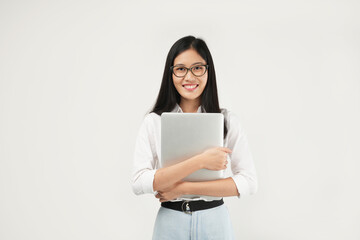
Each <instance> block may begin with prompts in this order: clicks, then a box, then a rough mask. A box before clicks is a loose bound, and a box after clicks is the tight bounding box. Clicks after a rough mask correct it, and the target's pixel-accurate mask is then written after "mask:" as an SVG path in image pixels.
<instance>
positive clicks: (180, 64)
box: [174, 62, 206, 66]
mask: <svg viewBox="0 0 360 240" xmlns="http://www.w3.org/2000/svg"><path fill="white" fill-rule="evenodd" d="M195 64H206V63H203V62H196V63H193V64H191V65H190V66H192V65H195ZM174 66H185V64H182V63H179V64H176V65H174Z"/></svg>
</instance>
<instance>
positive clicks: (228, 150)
mask: <svg viewBox="0 0 360 240" xmlns="http://www.w3.org/2000/svg"><path fill="white" fill-rule="evenodd" d="M220 150H222V151H224V152H226V153H232V150H231V149H230V148H227V147H221V148H220Z"/></svg>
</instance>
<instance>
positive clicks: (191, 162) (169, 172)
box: [153, 155, 203, 191]
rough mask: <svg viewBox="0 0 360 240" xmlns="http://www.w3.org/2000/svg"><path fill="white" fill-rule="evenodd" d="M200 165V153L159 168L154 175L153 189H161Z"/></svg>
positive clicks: (197, 168)
mask: <svg viewBox="0 0 360 240" xmlns="http://www.w3.org/2000/svg"><path fill="white" fill-rule="evenodd" d="M202 167H203V166H202V163H201V155H196V156H194V157H191V158H189V159H187V160H185V161H182V162H180V163H178V164H175V165H172V166H169V167H165V168H160V169H158V170H157V171H156V173H155V176H154V182H153V188H154V191H163V190H165V189H167V188H168V187H170V186H172V185H173V184H175V183H176V182H178V181H180V180H182V179H183V178H185V177H186V176H188V175H190V174H191V173H193V172H195V171H197V170H199V169H201V168H202Z"/></svg>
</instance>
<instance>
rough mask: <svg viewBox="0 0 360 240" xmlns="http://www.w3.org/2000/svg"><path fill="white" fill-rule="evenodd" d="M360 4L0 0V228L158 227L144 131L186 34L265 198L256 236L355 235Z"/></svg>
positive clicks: (36, 231)
mask: <svg viewBox="0 0 360 240" xmlns="http://www.w3.org/2000/svg"><path fill="white" fill-rule="evenodd" d="M359 12H360V3H359V1H355V0H354V1H346V0H345V1H344V0H338V1H325V0H324V1H320V0H311V1H300V0H299V1H285V0H284V1H264V0H262V1H221V3H220V1H187V0H185V1H144V2H139V1H85V0H84V1H1V2H0V35H1V36H0V239H4V240H13V239H19V240H20V239H26V240H30V239H36V240H41V239H44V240H45V239H46V240H48V239H52V240H57V239H59V240H60V239H61V240H62V239H88V240H91V239H96V240H98V239H150V238H151V234H152V228H153V224H154V221H155V217H156V213H157V210H158V208H159V202H158V201H157V199H155V198H154V197H153V196H151V195H142V196H135V195H134V194H133V192H132V190H131V182H130V180H131V168H132V157H133V150H134V144H135V139H136V135H137V131H138V129H139V127H140V124H141V122H142V119H143V117H144V115H145V114H146V112H147V111H148V110H150V109H151V107H152V106H153V104H154V103H155V99H156V97H157V94H158V91H159V87H160V83H161V78H162V73H163V70H164V65H165V60H166V55H167V53H168V51H169V49H170V47H171V46H172V44H173V43H174V42H175V41H176V40H178V39H179V38H181V37H184V36H186V35H194V36H196V37H200V38H203V39H204V40H205V41H206V43H207V44H208V47H209V48H210V51H211V53H212V56H213V59H214V63H215V69H216V73H217V81H218V91H219V98H220V105H221V107H225V108H228V109H229V110H232V111H234V112H235V113H236V114H238V115H239V116H240V119H241V122H242V124H243V126H244V127H245V130H246V133H247V135H248V140H249V144H250V147H251V150H252V152H253V155H254V161H255V166H256V169H257V173H258V180H259V190H258V192H257V194H256V195H252V196H246V197H243V198H241V199H237V198H235V197H230V198H225V202H226V205H227V206H228V209H229V211H230V214H231V218H232V222H233V226H234V229H235V234H236V236H237V238H238V239H246V240H253V239H256V240H263V239H266V240H289V239H291V240H297V239H299V240H303V239H314V240H315V239H316V240H322V239H326V240H338V239H346V240H355V239H360V228H359V224H360V209H359V202H360V193H359V182H360V176H359V170H360V164H359V160H360V150H359V146H360V140H359V135H360V127H359V123H360V68H359V66H360V44H359V43H360V17H359Z"/></svg>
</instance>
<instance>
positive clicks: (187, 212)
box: [181, 201, 192, 214]
mask: <svg viewBox="0 0 360 240" xmlns="http://www.w3.org/2000/svg"><path fill="white" fill-rule="evenodd" d="M184 204H185V210H184ZM181 210H182V211H183V212H184V213H186V214H191V213H192V212H191V209H190V206H189V201H184V202H183V203H182V204H181Z"/></svg>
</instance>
